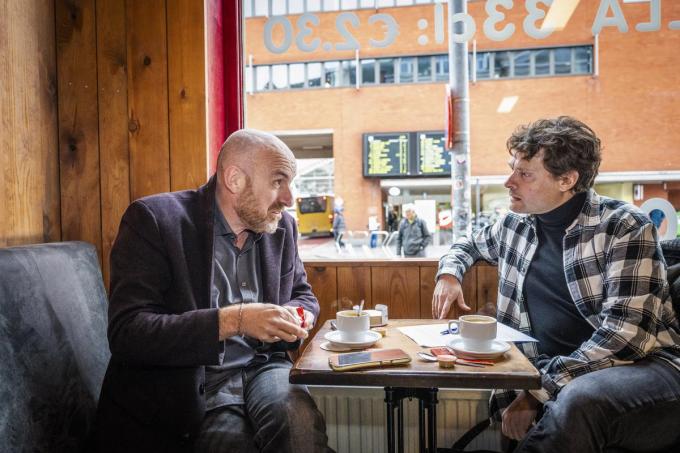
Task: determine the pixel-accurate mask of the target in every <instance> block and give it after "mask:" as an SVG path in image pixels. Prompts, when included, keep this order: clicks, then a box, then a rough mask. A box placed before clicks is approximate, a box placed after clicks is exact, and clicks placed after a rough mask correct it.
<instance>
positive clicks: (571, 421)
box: [548, 375, 613, 428]
mask: <svg viewBox="0 0 680 453" xmlns="http://www.w3.org/2000/svg"><path fill="white" fill-rule="evenodd" d="M612 408H613V404H612V401H611V399H610V398H609V397H608V395H607V390H606V389H604V388H602V386H601V385H600V383H599V382H598V380H597V379H593V378H592V377H591V376H588V375H586V376H583V377H582V379H581V378H579V379H577V380H574V381H572V382H570V383H569V384H567V385H566V386H565V387H564V388H563V389H562V390H561V391H560V393H559V394H558V395H557V398H556V400H555V402H554V403H552V404H551V405H550V407H549V411H548V412H549V413H550V416H552V417H554V418H555V419H556V420H555V421H556V423H557V424H559V425H560V426H562V427H569V426H573V425H583V424H588V425H590V426H591V428H594V427H597V426H603V427H604V426H605V425H606V423H607V418H608V414H611V409H612Z"/></svg>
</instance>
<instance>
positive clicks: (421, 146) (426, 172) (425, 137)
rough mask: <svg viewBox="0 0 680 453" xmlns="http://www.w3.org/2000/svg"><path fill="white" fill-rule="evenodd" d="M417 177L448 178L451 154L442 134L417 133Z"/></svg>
mask: <svg viewBox="0 0 680 453" xmlns="http://www.w3.org/2000/svg"><path fill="white" fill-rule="evenodd" d="M417 137H418V138H417V140H418V147H417V148H418V175H422V176H450V175H451V153H449V152H448V151H447V150H446V147H445V144H446V142H445V140H446V139H445V138H444V133H443V132H418V133H417Z"/></svg>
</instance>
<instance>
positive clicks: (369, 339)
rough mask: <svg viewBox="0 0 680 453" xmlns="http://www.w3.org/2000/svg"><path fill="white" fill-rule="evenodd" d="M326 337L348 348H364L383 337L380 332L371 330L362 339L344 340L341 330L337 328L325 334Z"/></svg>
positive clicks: (335, 343)
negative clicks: (341, 336)
mask: <svg viewBox="0 0 680 453" xmlns="http://www.w3.org/2000/svg"><path fill="white" fill-rule="evenodd" d="M324 338H325V339H326V340H328V341H330V342H331V343H333V344H334V345H338V346H344V347H346V348H352V349H363V348H367V347H369V346H372V345H373V344H375V342H376V341H378V340H380V339H381V338H382V335H380V334H379V333H378V332H373V331H372V330H369V331H367V332H366V334H365V337H364V339H363V340H362V341H344V340H341V339H340V332H339V331H337V330H332V331H330V332H328V333H327V334H326V335H324Z"/></svg>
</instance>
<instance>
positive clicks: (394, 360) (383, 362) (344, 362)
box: [328, 349, 411, 371]
mask: <svg viewBox="0 0 680 453" xmlns="http://www.w3.org/2000/svg"><path fill="white" fill-rule="evenodd" d="M410 361H411V357H410V356H409V355H408V354H407V353H406V352H404V351H403V350H401V349H373V350H371V351H361V352H348V353H345V354H336V355H333V356H331V357H329V358H328V364H329V365H330V367H331V368H332V369H333V370H334V371H349V370H360V369H364V368H374V367H379V366H395V365H405V364H407V363H409V362H410Z"/></svg>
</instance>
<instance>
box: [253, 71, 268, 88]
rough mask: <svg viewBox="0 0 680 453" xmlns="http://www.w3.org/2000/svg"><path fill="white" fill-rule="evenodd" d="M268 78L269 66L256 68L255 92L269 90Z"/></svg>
mask: <svg viewBox="0 0 680 453" xmlns="http://www.w3.org/2000/svg"><path fill="white" fill-rule="evenodd" d="M269 77H270V76H269V66H256V67H255V89H256V90H257V91H264V90H269V89H270V88H271V87H270V79H269Z"/></svg>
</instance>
